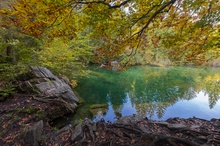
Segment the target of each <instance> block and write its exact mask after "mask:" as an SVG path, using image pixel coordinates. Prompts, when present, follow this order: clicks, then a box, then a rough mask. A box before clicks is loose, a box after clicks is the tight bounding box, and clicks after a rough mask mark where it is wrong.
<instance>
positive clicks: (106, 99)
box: [75, 66, 220, 122]
mask: <svg viewBox="0 0 220 146" xmlns="http://www.w3.org/2000/svg"><path fill="white" fill-rule="evenodd" d="M75 90H76V91H77V93H78V94H79V96H80V97H81V98H83V99H84V100H85V103H84V107H88V106H89V105H92V104H107V109H106V110H105V111H99V113H97V114H96V115H95V116H92V117H90V118H93V120H94V121H97V120H100V119H101V118H103V119H105V120H106V121H111V122H113V121H115V120H116V119H117V117H120V116H128V115H133V114H137V115H140V116H143V117H147V118H149V119H153V120H166V119H168V118H170V117H181V118H190V117H193V116H195V117H197V118H203V119H207V120H210V119H211V118H220V100H219V99H220V68H191V67H167V68H162V67H148V66H136V67H130V68H129V69H128V70H126V71H124V72H117V71H111V70H106V69H101V68H98V67H94V66H93V67H91V73H90V74H89V75H88V77H84V78H82V79H80V80H79V83H78V87H77V88H76V89H75ZM86 105H87V106H86ZM84 110H88V109H86V108H84ZM84 112H85V111H84ZM90 116H91V115H90ZM84 117H85V115H84Z"/></svg>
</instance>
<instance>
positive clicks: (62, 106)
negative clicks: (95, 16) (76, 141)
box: [19, 66, 80, 120]
mask: <svg viewBox="0 0 220 146" xmlns="http://www.w3.org/2000/svg"><path fill="white" fill-rule="evenodd" d="M30 70H31V73H27V74H29V75H26V76H30V78H27V80H25V81H22V82H21V83H20V84H19V88H20V89H21V91H23V92H26V93H30V94H35V95H37V96H38V97H42V98H41V99H40V101H43V100H44V101H45V102H47V103H48V104H51V105H52V107H51V109H55V110H53V111H51V110H50V109H48V114H47V115H48V116H49V117H50V118H58V117H59V116H63V115H64V114H68V113H74V112H75V110H76V109H77V107H78V104H79V103H80V101H79V99H78V98H77V96H76V95H75V94H74V92H73V91H72V88H71V87H70V85H69V84H68V83H69V82H68V80H67V79H64V78H61V77H59V78H58V77H57V76H55V75H53V73H51V72H50V70H48V69H47V68H43V67H35V66H31V67H30ZM56 109H57V110H56ZM60 111H61V112H60ZM51 120H53V119H51Z"/></svg>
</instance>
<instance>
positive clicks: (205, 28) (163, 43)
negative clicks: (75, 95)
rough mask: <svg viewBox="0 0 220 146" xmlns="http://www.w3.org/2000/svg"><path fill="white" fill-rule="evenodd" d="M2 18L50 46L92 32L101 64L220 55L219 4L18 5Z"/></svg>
mask: <svg viewBox="0 0 220 146" xmlns="http://www.w3.org/2000/svg"><path fill="white" fill-rule="evenodd" d="M0 14H1V19H2V22H1V26H2V27H4V28H6V29H9V28H11V27H12V26H13V27H14V26H16V28H17V31H18V32H19V33H22V34H26V35H31V36H34V37H36V38H40V39H42V40H44V41H45V44H47V43H49V42H51V40H53V39H54V38H61V39H62V40H63V41H64V42H68V41H70V40H73V39H74V38H75V37H77V34H79V32H85V30H87V33H89V35H90V38H92V39H94V40H96V45H95V47H94V51H93V59H94V61H95V62H98V63H109V62H111V61H113V60H117V61H119V62H121V63H123V64H124V65H128V63H129V62H130V61H131V60H132V59H133V56H135V55H136V54H138V53H143V52H147V51H149V49H150V48H153V49H154V50H155V49H156V50H159V51H160V52H163V53H165V54H164V55H165V56H168V58H169V59H170V60H171V61H176V62H178V61H180V60H181V61H185V62H194V63H197V64H201V63H204V62H205V61H207V60H209V59H212V58H217V57H219V52H220V48H219V38H220V25H219V22H220V2H219V0H192V1H189V0H16V1H15V2H11V3H9V7H5V8H2V9H1V10H0ZM88 30H89V31H88Z"/></svg>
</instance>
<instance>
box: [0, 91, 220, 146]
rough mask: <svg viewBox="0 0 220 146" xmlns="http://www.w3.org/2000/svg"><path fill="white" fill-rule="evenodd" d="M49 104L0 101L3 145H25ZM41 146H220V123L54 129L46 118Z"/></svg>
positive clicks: (17, 98) (129, 120)
mask: <svg viewBox="0 0 220 146" xmlns="http://www.w3.org/2000/svg"><path fill="white" fill-rule="evenodd" d="M47 108H49V107H48V105H46V104H45V103H42V102H40V101H37V100H35V99H34V98H32V96H31V95H27V94H15V95H14V96H13V97H10V98H7V99H6V100H5V101H3V102H0V145H1V146H12V145H14V146H24V145H28V144H26V143H24V141H23V139H22V138H21V135H22V132H23V131H24V130H25V129H27V128H28V127H31V126H33V125H34V124H35V123H36V122H38V121H39V120H41V119H42V117H43V111H45V110H47ZM43 123H44V126H43V133H42V136H41V139H40V141H39V142H38V144H37V145H42V146H70V145H72V146H122V145H124V146H153V145H155V146H157V145H158V146H220V120H219V119H211V120H210V121H209V120H204V119H199V118H195V117H193V118H189V119H182V118H178V117H176V118H170V119H167V120H166V121H154V120H148V119H147V118H140V117H136V116H130V117H122V119H119V120H118V121H116V122H114V123H109V122H105V121H104V120H101V121H99V122H93V121H91V120H89V119H88V120H86V121H84V122H83V123H81V124H79V125H77V126H76V127H71V126H70V125H67V126H65V127H64V128H62V129H54V128H53V127H51V125H50V124H49V121H48V120H47V119H45V118H44V119H43Z"/></svg>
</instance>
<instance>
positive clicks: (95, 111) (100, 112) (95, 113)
mask: <svg viewBox="0 0 220 146" xmlns="http://www.w3.org/2000/svg"><path fill="white" fill-rule="evenodd" d="M89 111H90V113H91V114H92V115H93V117H98V118H100V117H101V116H103V115H104V114H106V113H107V111H108V109H107V108H96V109H89Z"/></svg>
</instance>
